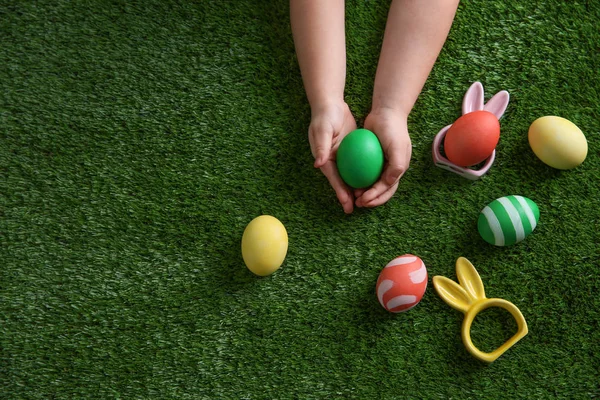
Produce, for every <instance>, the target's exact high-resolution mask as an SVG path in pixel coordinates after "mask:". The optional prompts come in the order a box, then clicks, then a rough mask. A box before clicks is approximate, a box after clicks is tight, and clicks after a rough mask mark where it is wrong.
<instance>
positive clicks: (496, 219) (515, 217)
mask: <svg viewBox="0 0 600 400" xmlns="http://www.w3.org/2000/svg"><path fill="white" fill-rule="evenodd" d="M539 219H540V210H539V208H538V206H537V205H536V204H535V203H534V202H533V201H532V200H531V199H528V198H527V197H523V196H505V197H501V198H499V199H496V200H494V201H492V202H491V203H490V204H488V205H487V206H486V207H485V208H484V209H483V210H481V213H480V214H479V220H478V221H477V229H478V230H479V234H480V235H481V237H482V238H483V239H484V240H485V241H486V242H488V243H490V244H493V245H496V246H510V245H513V244H515V243H518V242H520V241H521V240H523V239H525V238H526V237H527V236H529V234H531V232H533V230H534V229H535V227H536V226H537V223H538V221H539Z"/></svg>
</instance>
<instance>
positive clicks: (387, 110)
mask: <svg viewBox="0 0 600 400" xmlns="http://www.w3.org/2000/svg"><path fill="white" fill-rule="evenodd" d="M409 113H410V110H406V109H405V108H403V107H402V106H398V105H383V104H374V105H373V108H372V109H371V112H370V114H374V115H377V116H386V115H387V116H389V115H392V116H394V117H396V118H402V119H404V120H407V119H408V114H409Z"/></svg>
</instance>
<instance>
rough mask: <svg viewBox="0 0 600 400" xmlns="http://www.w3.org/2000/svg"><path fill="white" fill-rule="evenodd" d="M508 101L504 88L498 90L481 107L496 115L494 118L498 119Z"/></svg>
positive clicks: (508, 96)
mask: <svg viewBox="0 0 600 400" xmlns="http://www.w3.org/2000/svg"><path fill="white" fill-rule="evenodd" d="M509 101H510V95H509V94H508V92H507V91H506V90H503V91H501V92H498V93H496V94H495V95H494V97H492V98H491V99H490V100H489V101H488V102H487V103H485V105H484V106H483V109H484V110H485V111H489V112H491V113H492V114H494V115H495V116H496V118H498V119H500V118H502V116H503V115H504V111H506V107H508V102H509Z"/></svg>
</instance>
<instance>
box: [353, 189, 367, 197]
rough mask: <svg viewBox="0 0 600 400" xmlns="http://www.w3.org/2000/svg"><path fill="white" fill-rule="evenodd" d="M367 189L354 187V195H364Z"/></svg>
mask: <svg viewBox="0 0 600 400" xmlns="http://www.w3.org/2000/svg"><path fill="white" fill-rule="evenodd" d="M366 191H367V190H366V189H354V197H356V198H358V197H360V196H362V195H363V194H364V193H365V192H366Z"/></svg>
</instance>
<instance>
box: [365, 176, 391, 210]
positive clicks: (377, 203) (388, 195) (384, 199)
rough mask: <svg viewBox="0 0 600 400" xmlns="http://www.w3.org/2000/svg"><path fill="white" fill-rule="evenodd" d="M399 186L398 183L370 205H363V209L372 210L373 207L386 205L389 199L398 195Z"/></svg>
mask: <svg viewBox="0 0 600 400" xmlns="http://www.w3.org/2000/svg"><path fill="white" fill-rule="evenodd" d="M398 184H399V182H396V183H395V184H393V185H392V186H391V187H390V188H389V189H388V190H386V191H385V192H383V193H381V194H380V195H379V196H377V197H376V198H375V199H373V200H371V201H370V202H368V203H365V204H363V207H368V208H371V207H378V206H380V205H382V204H385V203H386V202H387V201H388V200H389V199H391V198H392V196H393V195H394V193H396V190H398Z"/></svg>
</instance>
